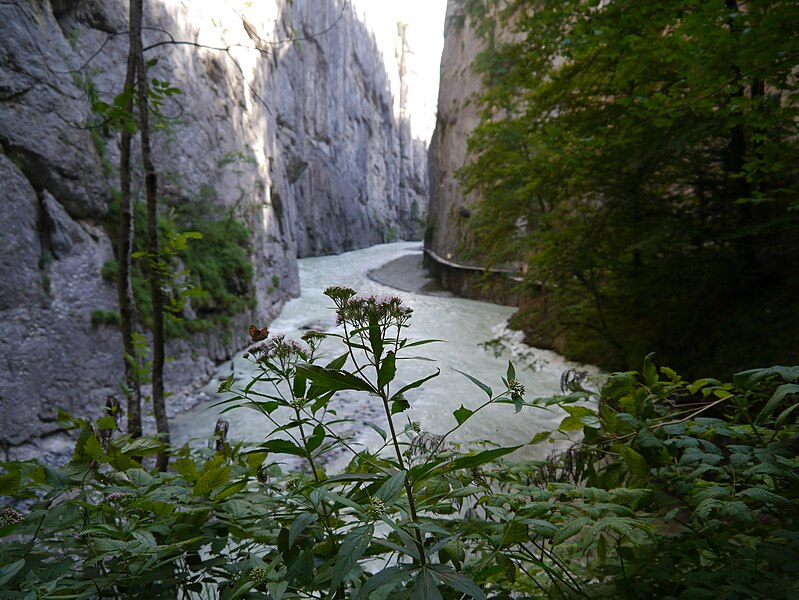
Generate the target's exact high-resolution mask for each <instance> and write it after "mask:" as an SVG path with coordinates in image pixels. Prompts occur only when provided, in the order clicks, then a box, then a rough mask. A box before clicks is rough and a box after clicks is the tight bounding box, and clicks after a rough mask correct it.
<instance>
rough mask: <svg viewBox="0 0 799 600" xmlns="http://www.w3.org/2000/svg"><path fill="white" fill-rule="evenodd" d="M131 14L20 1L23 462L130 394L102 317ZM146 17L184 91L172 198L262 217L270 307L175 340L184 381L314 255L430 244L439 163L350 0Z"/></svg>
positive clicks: (178, 385) (13, 136)
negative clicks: (405, 117) (105, 115)
mask: <svg viewBox="0 0 799 600" xmlns="http://www.w3.org/2000/svg"><path fill="white" fill-rule="evenodd" d="M127 10H128V8H127V2H124V1H123V0H72V1H67V0H39V1H37V2H4V3H0V214H2V215H3V219H2V221H3V228H4V232H3V235H2V236H0V357H2V361H0V445H2V446H3V447H5V448H6V449H11V450H10V451H11V454H14V450H13V448H14V447H16V446H18V445H19V444H22V443H23V442H26V441H30V440H32V439H34V438H40V437H41V436H46V435H48V434H50V433H51V432H54V431H56V430H57V428H58V427H57V424H56V422H55V416H56V413H57V409H58V408H64V409H66V410H69V411H72V412H75V413H78V414H90V413H95V414H96V412H97V411H98V410H99V407H100V406H101V405H102V404H103V403H104V402H105V399H106V396H107V395H109V394H118V390H119V380H120V376H121V365H122V357H121V353H120V347H121V342H120V339H119V332H118V330H117V329H115V328H113V327H108V326H96V325H92V323H91V313H92V311H94V310H96V309H105V310H115V308H116V293H115V289H114V287H113V285H112V284H111V283H109V282H106V281H103V279H102V277H101V275H100V269H101V268H102V266H103V264H105V263H106V262H107V261H109V260H111V259H112V258H113V248H112V242H111V241H110V240H109V238H108V235H107V233H106V231H105V228H104V226H103V218H104V216H105V214H106V212H107V210H108V203H109V200H110V198H111V197H112V194H113V192H114V190H115V189H116V188H117V187H118V174H117V171H116V165H117V164H118V158H119V148H118V139H117V136H116V135H115V134H114V133H113V132H104V131H103V128H102V127H101V126H100V127H98V125H102V117H101V116H100V115H98V114H97V113H96V112H95V111H93V110H92V102H93V101H96V100H102V101H105V102H108V103H111V102H113V98H114V96H115V95H116V94H118V93H119V92H120V91H121V89H122V83H123V80H124V70H125V64H126V55H127V44H128V41H127V37H126V35H125V32H127V30H128V22H127ZM145 27H146V30H145V34H144V37H145V46H146V47H148V49H147V52H146V59H147V60H150V61H151V66H150V67H149V71H148V78H149V79H151V80H153V79H155V80H158V81H159V82H168V83H169V85H170V86H174V87H177V88H179V89H180V90H181V92H182V93H181V94H179V95H176V96H174V97H173V98H167V99H165V101H164V103H163V105H162V106H161V107H160V113H161V116H160V117H156V118H154V119H152V121H153V123H154V125H155V126H156V131H155V134H154V153H155V161H156V167H157V170H158V173H159V187H160V192H161V193H160V199H161V202H162V204H163V206H164V207H170V206H172V207H182V206H185V205H186V203H192V204H191V206H192V208H191V209H190V210H195V207H196V210H197V211H207V212H208V213H209V214H214V215H217V216H219V217H224V216H225V215H228V214H230V215H233V216H235V217H236V218H238V219H239V220H241V221H244V222H245V223H247V225H248V226H249V228H250V230H251V231H252V248H253V265H254V267H255V271H256V278H255V282H254V285H255V286H256V296H257V300H258V304H257V306H256V307H255V308H254V309H253V310H252V311H251V313H248V314H242V315H239V316H238V317H237V318H235V319H233V323H232V324H231V326H230V327H228V328H225V329H224V330H222V329H220V330H217V331H211V332H206V333H203V334H198V335H197V336H196V337H195V338H194V339H192V340H187V341H179V342H174V343H172V344H170V348H169V349H168V354H171V355H173V356H174V357H175V358H176V360H174V361H172V362H170V363H168V366H167V369H168V372H167V380H168V387H169V388H170V389H171V390H180V389H183V388H186V387H189V386H192V385H195V384H198V383H200V382H201V381H203V380H204V379H207V377H208V376H209V375H210V374H211V373H212V368H213V364H214V361H218V360H221V359H224V358H226V357H228V356H230V354H231V353H232V352H233V351H234V350H236V349H238V348H239V347H241V346H242V345H244V344H245V343H246V339H245V338H246V328H247V325H248V324H249V322H256V323H265V322H267V321H268V320H269V319H270V318H271V317H273V316H274V315H275V314H276V313H277V311H278V310H279V309H280V307H281V306H282V303H283V302H284V301H285V300H286V299H287V298H289V297H291V296H293V295H296V294H297V293H298V290H299V285H298V274H297V264H296V258H297V257H298V256H309V255H317V254H326V253H337V252H341V251H344V250H348V249H353V248H360V247H365V246H368V245H371V244H374V243H379V242H383V241H388V240H391V239H394V238H406V239H411V238H415V237H417V236H418V235H419V233H420V226H419V223H420V218H422V217H423V215H424V211H425V209H426V192H427V174H426V170H425V168H424V167H425V165H424V147H423V145H420V144H419V143H416V142H413V141H411V140H410V136H409V135H408V133H407V127H405V128H403V127H402V126H401V124H400V122H399V121H398V119H397V117H396V115H395V111H394V108H393V107H394V100H393V96H392V91H391V89H390V88H389V77H388V76H387V74H386V69H396V68H397V65H396V64H395V63H394V62H392V63H391V64H390V65H388V66H386V64H384V62H383V57H382V56H381V55H380V54H379V53H378V52H377V51H376V47H375V43H374V40H373V38H372V36H371V34H370V32H369V31H368V30H367V29H366V28H365V27H364V25H362V24H361V23H360V21H359V20H358V19H357V18H356V16H355V15H354V14H353V12H352V9H351V7H350V5H349V3H343V2H342V1H341V0H329V1H328V0H325V1H322V0H293V1H290V0H277V1H275V2H244V1H241V0H237V1H232V0H231V1H228V2H224V1H219V0H215V1H208V2H204V1H202V0H191V1H178V0H150V1H148V2H145ZM390 58H391V59H392V61H393V59H394V57H390ZM154 59H155V60H154ZM134 148H135V149H136V150H135V151H134V155H135V156H134V162H135V161H136V160H137V158H138V139H136V140H134ZM142 187H143V186H142V181H141V174H140V169H137V172H136V173H135V174H134V193H136V194H138V195H139V197H142V196H143V189H142ZM200 243H201V242H200ZM239 332H241V333H239ZM0 457H1V455H0Z"/></svg>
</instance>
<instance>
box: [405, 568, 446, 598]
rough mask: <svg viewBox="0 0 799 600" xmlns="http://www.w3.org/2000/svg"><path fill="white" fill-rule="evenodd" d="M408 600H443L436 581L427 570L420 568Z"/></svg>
mask: <svg viewBox="0 0 799 600" xmlns="http://www.w3.org/2000/svg"><path fill="white" fill-rule="evenodd" d="M410 600H443V597H442V596H441V592H440V591H438V586H437V585H436V580H435V579H434V578H433V575H432V573H430V572H429V571H428V569H426V568H424V567H422V569H421V570H420V571H419V574H418V575H417V576H416V579H414V582H413V587H412V588H411V595H410Z"/></svg>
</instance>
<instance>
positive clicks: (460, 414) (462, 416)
mask: <svg viewBox="0 0 799 600" xmlns="http://www.w3.org/2000/svg"><path fill="white" fill-rule="evenodd" d="M473 414H474V411H473V410H469V409H468V408H464V406H463V404H461V407H460V408H459V409H458V410H456V411H453V413H452V415H453V416H454V417H455V420H456V421H457V422H458V425H463V423H464V422H465V421H466V420H467V419H468V418H469V417H471V416H472V415H473Z"/></svg>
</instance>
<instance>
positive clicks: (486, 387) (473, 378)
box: [452, 369, 494, 398]
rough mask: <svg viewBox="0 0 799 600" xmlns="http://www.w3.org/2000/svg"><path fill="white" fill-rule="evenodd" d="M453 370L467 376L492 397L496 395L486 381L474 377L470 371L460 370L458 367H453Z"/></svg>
mask: <svg viewBox="0 0 799 600" xmlns="http://www.w3.org/2000/svg"><path fill="white" fill-rule="evenodd" d="M452 370H453V371H455V372H456V373H460V374H461V375H463V376H464V377H466V379H468V380H469V381H471V382H472V383H473V384H475V385H476V386H477V387H479V388H480V389H481V390H483V391H484V392H485V393H486V395H487V396H488V397H489V398H491V397H492V396H493V395H494V392H492V391H491V388H490V387H488V386H487V385H486V384H485V383H483V382H482V381H480V380H479V379H477V378H475V377H472V376H471V375H469V374H468V373H464V372H463V371H458V369H452Z"/></svg>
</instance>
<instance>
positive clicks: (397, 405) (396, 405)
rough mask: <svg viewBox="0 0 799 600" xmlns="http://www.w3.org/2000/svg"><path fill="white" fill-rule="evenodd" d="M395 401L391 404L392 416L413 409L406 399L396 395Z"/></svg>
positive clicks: (394, 396)
mask: <svg viewBox="0 0 799 600" xmlns="http://www.w3.org/2000/svg"><path fill="white" fill-rule="evenodd" d="M392 398H393V401H392V402H391V414H392V415H396V414H397V413H401V412H403V411H406V410H408V409H409V408H410V407H411V403H410V402H408V401H407V400H406V399H405V398H404V397H402V396H400V397H397V395H396V394H394V395H393V396H392Z"/></svg>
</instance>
